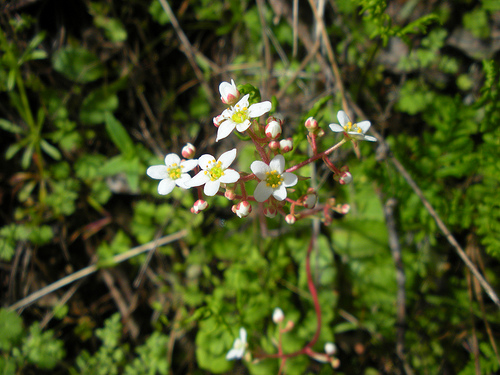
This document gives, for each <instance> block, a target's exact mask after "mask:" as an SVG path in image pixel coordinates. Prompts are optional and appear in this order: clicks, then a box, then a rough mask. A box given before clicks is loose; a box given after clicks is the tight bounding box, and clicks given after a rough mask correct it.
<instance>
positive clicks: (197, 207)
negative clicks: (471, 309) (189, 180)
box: [191, 199, 208, 214]
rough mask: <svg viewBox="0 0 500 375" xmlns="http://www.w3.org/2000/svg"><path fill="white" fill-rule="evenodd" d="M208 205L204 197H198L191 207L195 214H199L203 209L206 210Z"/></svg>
mask: <svg viewBox="0 0 500 375" xmlns="http://www.w3.org/2000/svg"><path fill="white" fill-rule="evenodd" d="M207 207H208V203H207V202H206V201H204V200H203V199H198V200H197V201H196V202H194V204H193V207H191V212H192V213H193V214H199V213H200V212H201V211H203V210H205V209H206V208H207Z"/></svg>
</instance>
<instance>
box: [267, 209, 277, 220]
mask: <svg viewBox="0 0 500 375" xmlns="http://www.w3.org/2000/svg"><path fill="white" fill-rule="evenodd" d="M276 212H277V211H276V208H274V207H265V208H264V215H265V216H267V217H268V218H270V219H272V218H273V217H275V216H276Z"/></svg>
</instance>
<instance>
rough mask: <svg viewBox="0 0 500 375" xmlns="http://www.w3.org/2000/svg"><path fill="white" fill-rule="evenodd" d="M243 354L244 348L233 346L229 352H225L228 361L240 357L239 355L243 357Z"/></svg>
mask: <svg viewBox="0 0 500 375" xmlns="http://www.w3.org/2000/svg"><path fill="white" fill-rule="evenodd" d="M243 354H245V350H244V349H234V348H233V349H231V350H230V351H229V352H227V354H226V359H227V360H228V361H230V360H232V359H240V358H241V357H243Z"/></svg>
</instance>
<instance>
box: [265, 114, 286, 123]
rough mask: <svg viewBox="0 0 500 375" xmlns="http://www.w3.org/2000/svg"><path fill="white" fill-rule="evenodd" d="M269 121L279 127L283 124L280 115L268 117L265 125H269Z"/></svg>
mask: <svg viewBox="0 0 500 375" xmlns="http://www.w3.org/2000/svg"><path fill="white" fill-rule="evenodd" d="M271 121H277V122H278V124H280V125H283V123H284V122H285V121H284V120H283V115H282V114H281V113H274V114H273V115H272V116H269V117H268V118H267V120H266V124H269V123H270V122H271Z"/></svg>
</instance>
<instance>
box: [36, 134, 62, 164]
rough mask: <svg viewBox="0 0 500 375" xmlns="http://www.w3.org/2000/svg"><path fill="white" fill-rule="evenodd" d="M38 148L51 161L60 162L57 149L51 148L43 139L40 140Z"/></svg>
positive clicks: (59, 154)
mask: <svg viewBox="0 0 500 375" xmlns="http://www.w3.org/2000/svg"><path fill="white" fill-rule="evenodd" d="M40 147H41V148H42V150H43V151H45V152H46V153H47V154H48V155H49V156H50V157H51V158H52V159H54V160H61V153H60V152H59V150H58V149H57V148H55V147H54V146H52V145H51V144H50V143H49V142H47V141H46V140H45V139H41V140H40Z"/></svg>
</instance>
